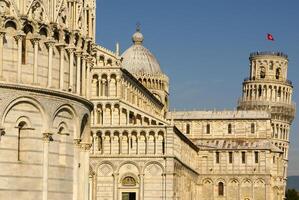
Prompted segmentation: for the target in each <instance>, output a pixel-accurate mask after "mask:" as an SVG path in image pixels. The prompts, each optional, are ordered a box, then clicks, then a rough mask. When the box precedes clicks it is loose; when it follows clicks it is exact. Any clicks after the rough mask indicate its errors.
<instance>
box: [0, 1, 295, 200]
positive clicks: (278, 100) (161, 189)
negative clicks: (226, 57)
mask: <svg viewBox="0 0 299 200" xmlns="http://www.w3.org/2000/svg"><path fill="white" fill-rule="evenodd" d="M95 25H96V15H95V0H0V102H1V103H0V199H7V200H15V199H22V200H23V199H24V200H25V199H26V200H39V199H41V200H57V199H64V200H178V199H181V200H283V199H285V189H286V181H287V166H288V149H289V135H290V129H291V124H292V121H293V119H294V116H295V105H294V103H293V102H292V94H293V85H292V82H291V81H289V80H288V79H287V69H288V56H287V55H285V54H283V53H280V52H256V53H252V54H250V56H249V66H250V67H249V77H248V78H246V79H245V80H244V82H243V85H242V91H241V97H240V99H239V100H238V103H237V105H236V108H237V109H236V110H231V111H201V110H197V111H173V112H170V111H169V101H171V99H169V87H170V84H169V83H170V82H169V78H168V76H167V75H166V74H165V73H164V71H163V66H160V64H159V61H158V60H157V58H156V57H155V56H154V54H153V53H152V52H151V51H150V50H149V49H147V48H146V38H145V37H144V36H143V34H142V32H141V30H140V27H137V29H136V31H135V33H133V35H132V38H131V39H132V45H131V46H130V47H128V49H127V50H125V51H124V52H120V50H119V46H118V45H117V46H116V50H115V51H112V50H108V49H106V48H104V47H102V46H100V45H97V44H96V42H95ZM128 39H129V38H128Z"/></svg>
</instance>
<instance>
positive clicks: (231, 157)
mask: <svg viewBox="0 0 299 200" xmlns="http://www.w3.org/2000/svg"><path fill="white" fill-rule="evenodd" d="M228 161H229V163H230V164H231V163H233V152H228Z"/></svg>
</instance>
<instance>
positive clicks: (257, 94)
mask: <svg viewBox="0 0 299 200" xmlns="http://www.w3.org/2000/svg"><path fill="white" fill-rule="evenodd" d="M249 61H250V75H249V77H248V78H246V79H245V80H244V82H243V96H242V98H241V99H240V101H239V105H238V109H240V110H243V109H245V110H270V112H271V114H272V115H273V117H274V116H275V118H276V119H280V120H282V121H285V122H287V123H291V122H292V120H293V119H294V116H295V105H294V103H293V102H292V94H293V85H292V82H291V81H289V80H288V79H287V71H288V56H287V55H286V54H284V53H281V52H255V53H251V54H250V57H249Z"/></svg>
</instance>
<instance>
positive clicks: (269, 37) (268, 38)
mask: <svg viewBox="0 0 299 200" xmlns="http://www.w3.org/2000/svg"><path fill="white" fill-rule="evenodd" d="M267 40H271V41H274V37H273V35H272V34H270V33H267Z"/></svg>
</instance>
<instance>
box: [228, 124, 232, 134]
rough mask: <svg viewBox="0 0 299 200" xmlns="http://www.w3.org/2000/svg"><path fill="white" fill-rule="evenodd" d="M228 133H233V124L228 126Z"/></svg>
mask: <svg viewBox="0 0 299 200" xmlns="http://www.w3.org/2000/svg"><path fill="white" fill-rule="evenodd" d="M227 133H228V134H231V133H232V124H228V126H227Z"/></svg>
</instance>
